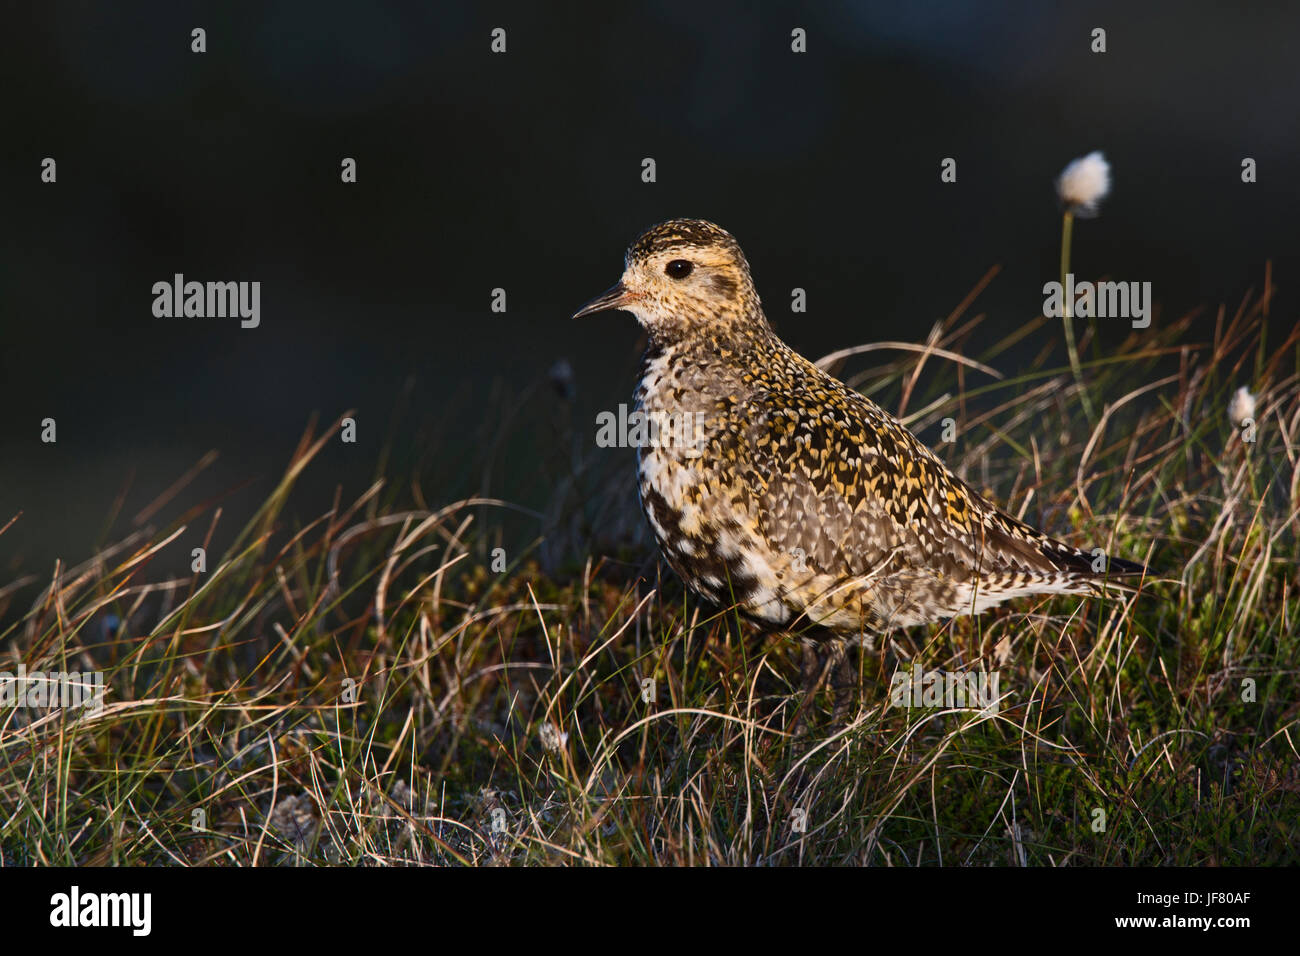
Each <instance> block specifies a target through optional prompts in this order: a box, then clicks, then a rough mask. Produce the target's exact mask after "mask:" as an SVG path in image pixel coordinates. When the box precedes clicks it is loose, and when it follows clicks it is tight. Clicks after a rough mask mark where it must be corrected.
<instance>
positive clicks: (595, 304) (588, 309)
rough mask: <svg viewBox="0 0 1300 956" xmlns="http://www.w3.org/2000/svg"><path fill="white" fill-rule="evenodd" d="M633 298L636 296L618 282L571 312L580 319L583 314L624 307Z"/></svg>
mask: <svg viewBox="0 0 1300 956" xmlns="http://www.w3.org/2000/svg"><path fill="white" fill-rule="evenodd" d="M635 298H637V297H636V296H635V295H633V294H632V293H630V292H628V291H627V289H626V288H625V287H624V285H623V283H622V282H620V283H618V284H617V285H616V286H614V287H613V288H611V289H606V290H605V291H604V292H602V293H601V294H600V295H598V296H596V298H594V299H592V300H591V301H590V302H588V303H587V304H586V305H584V306H583V307H582V308H581V309H579V310H578V311H577V312H575V313H573V317H574V318H575V319H580V318H582V317H583V316H584V315H593V314H595V313H597V312H606V311H608V310H610V309H626V308H627V305H628V303H629V302H631V301H632V300H633V299H635Z"/></svg>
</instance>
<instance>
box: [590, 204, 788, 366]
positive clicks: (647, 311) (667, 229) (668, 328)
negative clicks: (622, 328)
mask: <svg viewBox="0 0 1300 956" xmlns="http://www.w3.org/2000/svg"><path fill="white" fill-rule="evenodd" d="M608 309H625V310H627V311H628V312H631V313H632V314H633V315H635V316H636V317H637V320H638V321H639V322H640V323H641V325H642V326H644V327H645V330H646V332H647V333H648V334H649V335H650V338H651V339H652V340H654V341H656V342H658V343H661V344H666V343H668V342H672V341H677V340H680V339H682V338H684V337H687V336H692V335H697V334H703V335H704V336H705V337H716V336H724V335H726V334H727V333H731V332H746V331H749V332H753V331H758V330H764V331H766V330H767V329H768V326H767V320H766V319H764V318H763V312H762V309H761V308H760V307H759V301H758V293H757V292H756V291H755V290H754V280H753V279H751V278H750V275H749V263H747V262H746V261H745V255H744V253H743V252H741V251H740V245H739V244H738V243H737V242H736V240H735V239H733V238H732V236H731V233H729V232H727V231H726V230H725V229H722V228H720V227H719V226H715V225H714V224H713V223H711V222H705V221H704V220H703V219H671V220H669V221H668V222H664V223H660V224H659V225H657V226H652V227H651V228H649V229H647V230H646V231H645V232H643V233H642V234H641V235H640V236H639V237H638V238H637V240H636V241H635V242H633V243H632V245H631V247H630V248H629V249H628V250H627V256H626V257H625V258H624V268H623V277H622V278H621V279H620V280H619V282H618V284H617V285H615V286H614V287H613V288H612V289H610V290H608V291H607V292H605V293H604V294H603V295H600V296H597V297H596V298H595V299H593V300H592V301H590V302H588V303H587V304H586V305H585V306H583V307H582V308H581V309H579V310H578V311H577V313H576V314H575V315H574V318H575V319H576V318H579V317H580V316H584V315H591V314H592V313H594V312H604V311H606V310H608Z"/></svg>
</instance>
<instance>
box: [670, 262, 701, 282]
mask: <svg viewBox="0 0 1300 956" xmlns="http://www.w3.org/2000/svg"><path fill="white" fill-rule="evenodd" d="M694 268H695V265H694V264H693V263H691V262H689V261H688V260H686V259H674V260H673V261H672V262H670V263H668V265H666V266H664V272H666V273H668V275H669V277H670V278H673V279H685V278H686V277H687V276H688V275H690V274H691V270H692V269H694Z"/></svg>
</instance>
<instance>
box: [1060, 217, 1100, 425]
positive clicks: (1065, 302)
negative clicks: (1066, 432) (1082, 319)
mask: <svg viewBox="0 0 1300 956" xmlns="http://www.w3.org/2000/svg"><path fill="white" fill-rule="evenodd" d="M1073 240H1074V210H1073V209H1067V210H1066V211H1065V216H1064V218H1063V219H1062V220H1061V315H1062V317H1063V318H1064V319H1065V348H1066V351H1068V352H1069V354H1070V371H1072V372H1073V373H1074V381H1075V384H1076V385H1078V386H1079V397H1080V398H1081V399H1082V400H1083V413H1084V415H1086V416H1087V418H1088V424H1090V425H1091V424H1092V423H1093V415H1092V402H1090V401H1089V400H1088V389H1087V388H1086V387H1085V386H1084V384H1083V368H1082V367H1081V366H1080V365H1079V349H1078V346H1077V345H1076V344H1075V341H1074V311H1073V308H1074V303H1073V302H1071V301H1070V297H1069V296H1067V295H1066V294H1065V277H1066V276H1067V275H1069V274H1070V244H1071V242H1072V241H1073Z"/></svg>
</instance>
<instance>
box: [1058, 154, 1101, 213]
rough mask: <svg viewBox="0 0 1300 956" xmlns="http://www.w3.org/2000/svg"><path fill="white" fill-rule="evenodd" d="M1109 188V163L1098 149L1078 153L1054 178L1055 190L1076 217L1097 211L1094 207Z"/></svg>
mask: <svg viewBox="0 0 1300 956" xmlns="http://www.w3.org/2000/svg"><path fill="white" fill-rule="evenodd" d="M1109 192H1110V163H1108V162H1106V157H1105V156H1103V155H1102V154H1101V152H1100V151H1098V150H1093V151H1092V152H1091V153H1089V154H1088V155H1087V156H1080V157H1079V158H1078V159H1076V160H1074V161H1073V162H1072V163H1070V165H1068V166H1066V167H1065V171H1064V172H1062V173H1061V175H1060V177H1059V178H1058V179H1057V180H1056V194H1057V195H1058V196H1060V197H1061V202H1063V203H1064V204H1065V206H1066V208H1067V209H1068V210H1069V211H1070V212H1072V213H1074V215H1076V216H1078V217H1079V218H1080V219H1090V218H1092V217H1093V216H1095V215H1097V211H1098V209H1097V207H1098V206H1099V205H1100V203H1101V201H1102V200H1103V199H1105V198H1106V195H1107V193H1109Z"/></svg>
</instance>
